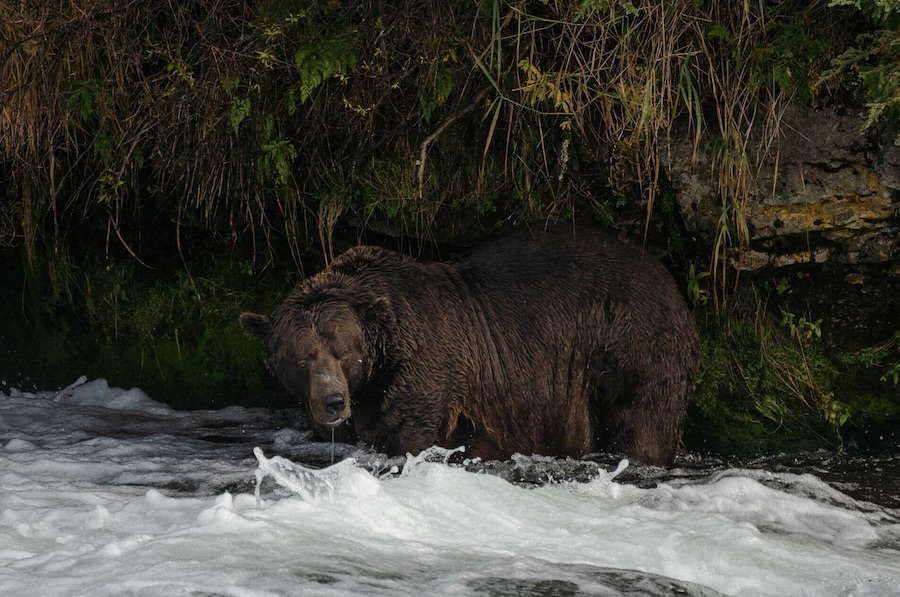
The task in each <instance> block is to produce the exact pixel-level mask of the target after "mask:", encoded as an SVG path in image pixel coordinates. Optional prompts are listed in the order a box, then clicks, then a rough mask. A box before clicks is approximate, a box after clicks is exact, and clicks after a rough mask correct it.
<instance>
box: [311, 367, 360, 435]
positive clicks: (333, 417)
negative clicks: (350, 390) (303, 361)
mask: <svg viewBox="0 0 900 597" xmlns="http://www.w3.org/2000/svg"><path fill="white" fill-rule="evenodd" d="M310 407H311V411H312V415H313V418H314V419H316V421H318V422H319V423H321V424H322V425H327V426H329V427H333V426H335V425H339V424H341V423H343V422H344V421H346V420H347V419H348V418H350V412H349V408H348V400H347V395H346V388H345V384H344V382H343V379H342V376H341V375H340V373H338V372H337V371H331V370H329V369H319V370H317V371H316V372H315V375H314V376H313V387H312V392H310Z"/></svg>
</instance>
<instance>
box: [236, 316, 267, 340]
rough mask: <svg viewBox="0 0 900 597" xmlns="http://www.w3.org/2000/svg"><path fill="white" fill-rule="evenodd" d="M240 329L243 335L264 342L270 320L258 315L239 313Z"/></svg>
mask: <svg viewBox="0 0 900 597" xmlns="http://www.w3.org/2000/svg"><path fill="white" fill-rule="evenodd" d="M240 322H241V329H242V330H243V331H244V333H245V334H247V335H248V336H250V337H251V338H256V339H257V340H260V341H262V340H265V339H266V336H268V335H269V328H271V327H272V320H271V319H269V318H268V317H266V316H265V315H260V314H258V313H241V317H240Z"/></svg>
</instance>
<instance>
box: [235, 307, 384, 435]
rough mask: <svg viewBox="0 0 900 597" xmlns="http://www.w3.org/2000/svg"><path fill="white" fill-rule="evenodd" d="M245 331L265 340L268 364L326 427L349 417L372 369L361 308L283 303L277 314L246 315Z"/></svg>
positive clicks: (243, 315) (316, 419) (243, 316)
mask: <svg viewBox="0 0 900 597" xmlns="http://www.w3.org/2000/svg"><path fill="white" fill-rule="evenodd" d="M240 324H241V329H242V330H243V331H244V333H245V334H247V335H248V336H250V337H252V338H256V339H258V340H259V341H260V342H262V345H263V352H264V355H265V361H266V365H267V366H268V368H269V370H270V371H271V372H272V373H274V374H275V375H276V376H277V377H278V379H279V380H280V381H281V383H282V384H283V385H284V386H285V387H286V388H287V389H288V390H289V391H290V392H291V393H292V394H293V395H294V396H296V397H297V398H298V399H299V400H301V401H305V402H306V404H307V405H308V407H309V413H310V416H312V418H313V420H314V421H316V422H317V423H319V424H321V425H324V426H326V427H332V428H333V427H336V426H338V425H340V424H341V423H343V422H345V421H346V420H347V419H349V418H350V414H351V412H350V399H351V397H352V396H353V395H354V393H355V392H356V390H357V389H358V388H359V387H360V386H361V385H362V384H363V383H365V381H366V378H367V376H368V374H369V373H368V372H369V371H370V362H369V356H368V351H367V349H366V338H365V333H364V330H363V327H362V324H361V322H360V319H359V316H358V314H357V312H356V310H355V309H354V308H353V307H351V306H350V305H348V304H343V303H341V302H335V301H328V302H324V303H322V302H315V303H312V304H308V305H296V304H295V305H291V306H289V307H288V306H286V305H282V307H280V308H279V309H276V311H275V312H274V313H273V314H272V316H271V317H270V316H266V315H259V314H256V313H242V314H241V316H240Z"/></svg>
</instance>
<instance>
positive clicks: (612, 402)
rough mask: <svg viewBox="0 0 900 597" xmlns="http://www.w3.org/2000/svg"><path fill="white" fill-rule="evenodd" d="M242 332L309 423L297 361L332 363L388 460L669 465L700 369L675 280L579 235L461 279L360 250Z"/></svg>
mask: <svg viewBox="0 0 900 597" xmlns="http://www.w3.org/2000/svg"><path fill="white" fill-rule="evenodd" d="M335 320H340V321H339V322H338V323H337V324H336V323H335ZM241 325H242V327H243V329H244V331H245V332H247V333H248V334H249V335H251V336H254V337H257V338H259V339H260V340H261V341H262V342H263V345H264V350H265V353H266V359H267V362H268V364H269V367H270V368H271V369H272V370H273V371H274V372H275V373H276V374H278V375H279V377H280V378H281V379H282V381H283V382H285V385H287V386H288V388H289V389H291V390H292V391H294V393H295V394H298V396H299V397H301V399H305V400H307V402H308V403H309V406H310V411H311V413H313V414H314V416H313V418H314V419H316V416H315V413H316V412H322V409H321V405H318V411H317V408H316V404H314V403H315V402H316V401H317V400H320V399H321V396H312V394H311V393H310V390H309V387H312V386H310V385H308V384H307V382H308V380H309V372H308V371H307V373H306V376H307V377H304V373H303V366H302V363H301V362H300V361H301V360H303V359H307V360H306V361H305V362H306V363H321V362H324V361H321V359H320V357H321V355H322V354H325V353H328V354H331V356H330V357H329V358H328V360H327V361H328V363H331V364H330V365H327V367H326V366H325V365H321V366H322V367H326V368H327V371H331V369H332V368H337V369H340V370H341V372H338V373H336V374H335V375H331V374H330V373H329V374H328V375H324V374H323V375H322V379H323V380H325V381H323V382H322V383H323V384H326V386H327V387H328V388H332V389H331V390H329V392H331V393H334V391H333V388H342V391H343V392H344V393H345V394H346V395H347V396H348V397H349V399H348V400H347V403H346V407H347V408H346V411H345V412H344V413H342V414H346V415H348V416H351V418H350V421H351V422H352V423H353V426H354V429H355V431H356V433H357V434H358V436H359V437H360V438H362V439H363V440H365V441H367V442H370V443H372V444H374V445H375V446H376V447H377V448H379V449H382V450H385V451H388V452H391V453H404V452H412V453H416V452H418V451H420V450H422V449H424V448H427V447H429V446H432V445H441V446H445V447H455V446H458V445H461V444H465V445H466V446H467V448H468V449H467V455H471V456H480V457H482V458H486V459H497V458H507V457H509V456H510V455H512V454H514V453H516V452H519V453H524V454H532V453H538V454H544V455H556V456H573V457H580V456H583V455H584V454H587V453H589V452H592V451H596V450H613V451H622V452H625V453H627V454H628V455H629V456H630V457H633V458H637V459H639V460H641V461H643V462H647V463H654V464H665V463H669V462H671V460H672V458H673V456H674V454H675V452H676V450H677V448H678V446H679V443H680V438H681V424H682V421H683V419H684V416H685V411H686V408H687V403H688V399H689V396H690V393H691V391H692V389H693V385H694V378H695V376H696V373H697V367H698V363H699V346H698V340H697V334H696V331H695V329H694V326H693V321H692V318H691V315H690V313H689V312H688V309H687V307H686V305H685V303H684V300H683V299H682V298H681V296H680V294H679V292H678V290H677V288H676V286H675V283H674V281H673V280H672V278H671V276H670V275H669V273H668V272H667V271H666V270H665V269H664V268H663V267H662V266H661V265H660V264H659V263H658V262H656V261H655V260H653V259H651V258H648V257H646V256H644V255H642V253H641V252H640V251H639V250H638V249H637V248H635V247H633V246H631V245H628V244H625V243H622V242H620V241H618V240H615V239H611V238H609V237H607V236H605V235H602V234H599V233H597V232H594V231H590V230H586V229H574V231H573V228H572V227H571V226H559V227H556V228H553V229H550V230H548V231H546V232H536V231H535V232H533V231H528V230H524V231H521V232H519V233H517V234H515V235H513V236H511V237H508V238H506V239H502V240H499V241H497V242H494V243H491V244H488V245H486V246H484V247H483V248H481V249H479V250H477V251H476V252H474V253H473V254H472V255H470V256H469V257H467V258H465V259H463V260H461V261H459V262H457V263H454V264H450V263H422V262H418V261H415V260H412V259H410V258H408V257H405V256H402V255H399V254H397V253H394V252H391V251H388V250H385V249H381V248H377V247H369V246H363V247H357V248H354V249H351V250H349V251H347V252H346V253H344V254H343V255H341V256H340V257H338V258H337V259H336V260H335V261H334V263H332V265H331V266H329V267H328V268H327V269H325V270H324V271H322V272H321V273H319V274H318V275H316V276H314V277H312V278H310V279H308V280H306V281H305V282H303V283H302V284H300V285H299V286H298V288H297V289H296V290H295V291H294V292H293V293H291V295H290V296H288V298H287V299H286V300H285V302H284V303H283V304H282V305H281V306H279V307H278V308H277V309H276V310H275V311H274V313H273V314H272V316H271V317H265V316H261V315H254V314H244V315H242V316H241ZM344 329H347V331H346V332H345V331H344ZM326 336H327V337H326ZM341 343H343V344H341ZM339 344H340V346H338V345H339ZM338 352H340V353H342V355H343V358H339V357H340V356H341V355H338V354H337V353H338ZM348 352H349V353H352V354H351V356H350V357H347V354H346V353H348ZM332 353H333V354H332ZM313 354H314V355H316V359H318V360H309V357H310V356H311V355H313ZM351 361H352V362H351ZM335 362H340V363H341V364H340V365H339V366H335V365H333V363H335ZM313 366H314V367H319V366H320V365H318V364H314V365H313ZM317 370H319V369H317ZM287 378H290V379H287ZM341 379H343V381H341ZM304 384H307V385H306V386H304ZM328 384H330V385H328ZM342 384H343V385H342ZM292 386H293V387H292ZM313 393H315V392H313ZM311 396H312V397H311ZM323 422H324V421H322V420H319V423H323Z"/></svg>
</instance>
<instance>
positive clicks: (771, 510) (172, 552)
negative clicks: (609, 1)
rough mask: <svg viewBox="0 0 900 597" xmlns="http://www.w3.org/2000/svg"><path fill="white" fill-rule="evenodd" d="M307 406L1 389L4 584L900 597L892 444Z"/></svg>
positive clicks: (86, 589) (0, 569)
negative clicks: (509, 434)
mask: <svg viewBox="0 0 900 597" xmlns="http://www.w3.org/2000/svg"><path fill="white" fill-rule="evenodd" d="M297 416H298V413H297V412H294V411H272V410H267V409H244V408H236V407H232V408H228V409H223V410H218V411H199V412H197V411H195V412H176V411H173V410H171V409H169V408H168V407H166V406H165V405H163V404H161V403H159V402H155V401H153V400H151V399H150V398H148V397H147V396H146V395H144V394H143V393H142V392H140V390H128V391H125V390H120V389H118V388H109V387H108V386H107V384H106V382H105V381H103V380H94V381H86V380H83V379H82V380H79V381H78V382H76V383H75V384H73V386H70V387H69V388H66V389H64V390H62V391H47V392H29V393H24V392H19V391H15V390H13V391H11V392H10V393H9V394H2V393H0V595H3V596H18V595H28V596H33V595H38V594H39V595H42V596H56V595H59V596H73V595H99V596H102V595H148V596H149V595H153V596H156V595H160V596H162V595H196V596H200V595H204V596H210V595H228V596H275V595H280V596H283V595H336V596H337V595H340V596H345V595H346V596H351V595H352V596H360V595H454V596H455V595H471V596H488V597H505V596H513V595H524V596H535V597H538V596H568V595H572V596H584V595H598V596H607V595H629V596H633V595H702V596H711V595H753V596H755V595H823V596H825V595H885V596H886V595H897V594H900V510H898V508H900V488H898V479H900V461H898V458H897V457H896V456H882V457H877V458H875V457H870V458H855V457H851V456H845V455H835V454H831V453H826V452H821V453H818V452H817V453H807V454H796V455H789V456H781V457H778V458H767V459H759V460H752V461H737V460H727V459H714V458H703V457H700V456H697V455H690V454H688V455H684V456H682V457H680V458H679V460H678V462H677V464H676V467H675V468H674V469H671V470H664V469H660V468H655V467H640V466H635V465H633V464H628V463H627V462H626V461H623V460H621V459H620V458H617V457H615V456H610V455H592V456H591V457H589V458H588V459H586V460H554V459H548V458H543V457H537V456H527V457H526V456H520V457H516V458H515V459H513V460H511V461H508V462H502V463H501V462H479V461H471V460H467V459H466V457H465V453H463V452H455V451H442V450H432V451H429V452H426V453H425V454H421V455H416V456H411V457H409V458H387V457H385V456H384V455H380V454H377V453H374V452H372V451H370V450H366V449H364V448H362V447H360V446H349V445H344V444H334V445H332V444H330V443H327V442H326V443H322V442H313V441H310V437H309V434H308V432H306V431H304V430H303V429H302V428H296V427H295V422H296V420H297ZM332 460H333V461H334V464H331V463H332Z"/></svg>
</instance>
